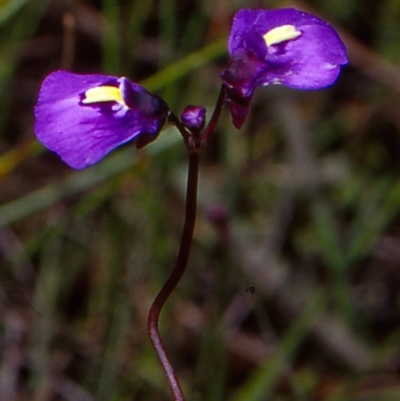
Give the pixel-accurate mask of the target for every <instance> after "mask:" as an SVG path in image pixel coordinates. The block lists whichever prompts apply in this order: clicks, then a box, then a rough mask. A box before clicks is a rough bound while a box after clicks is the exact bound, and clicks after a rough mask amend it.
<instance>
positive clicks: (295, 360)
mask: <svg viewBox="0 0 400 401" xmlns="http://www.w3.org/2000/svg"><path fill="white" fill-rule="evenodd" d="M286 6H295V7H297V8H300V9H303V10H307V11H310V12H312V13H315V14H317V15H319V16H321V17H322V18H324V19H325V20H327V21H329V22H330V23H331V24H333V25H334V26H335V27H336V28H337V29H338V30H339V32H340V35H341V37H342V38H343V40H344V42H345V43H346V45H347V47H348V52H349V58H350V64H349V65H348V66H346V67H345V68H344V69H343V71H342V74H341V76H340V78H339V80H338V82H337V83H336V84H335V85H334V86H332V87H331V88H328V89H326V90H323V91H317V92H300V91H294V90H289V89H285V88H283V87H270V88H262V89H258V90H257V93H256V96H255V99H254V101H253V104H252V109H251V113H250V115H249V117H248V119H247V122H246V124H245V126H244V127H243V129H242V130H241V131H240V132H238V131H237V130H236V129H234V127H233V125H232V124H231V120H230V115H229V113H228V111H227V109H226V108H225V110H224V112H223V115H222V118H221V121H220V125H219V128H218V130H217V132H216V134H215V136H214V138H213V141H212V143H211V144H210V146H209V147H208V148H207V149H206V151H205V152H204V154H203V156H202V166H201V180H200V190H199V213H198V222H197V226H196V232H195V241H194V245H193V249H192V253H191V258H190V262H189V266H188V271H187V273H186V275H185V276H184V278H183V280H182V282H181V283H180V285H179V286H178V288H177V290H176V291H175V292H174V293H173V295H172V297H171V299H170V300H169V302H168V303H167V307H166V308H165V310H164V312H163V314H162V319H161V324H160V327H161V332H162V336H163V338H164V339H165V343H166V347H167V349H168V351H169V352H170V354H171V358H172V361H173V364H174V365H175V366H176V369H177V373H178V376H179V378H180V379H181V381H182V386H183V388H184V391H185V393H186V396H187V399H188V400H191V401H202V400H207V401H219V400H224V401H225V400H229V401H266V400H275V401H277V400H279V401H345V400H346V401H367V400H368V401H390V400H399V399H400V346H399V345H400V326H399V323H400V291H399V286H400V157H399V156H400V109H399V93H400V68H399V62H400V47H399V43H400V29H399V26H400V2H398V1H396V0H381V1H379V2H377V1H372V0H371V1H370V0H352V1H348V0H308V1H307V0H303V1H293V2H290V1H279V0H276V1H268V0H264V1H261V0H260V1H255V0H254V1H252V0H246V1H245V0H235V1H228V0H203V1H199V0H198V1H197V0H158V1H156V0H146V1H143V0H130V1H128V0H126V1H124V0H102V1H100V0H75V1H73V0H70V1H68V0H1V1H0V94H1V95H0V180H1V190H0V265H1V268H0V400H1V401H28V400H33V401H64V400H65V401H72V400H73V401H92V400H93V401H94V400H96V401H111V400H112V401H128V400H129V401H132V400H135V401H136V400H140V401H142V400H147V401H153V400H154V401H155V400H157V401H164V400H171V396H170V394H169V389H168V386H167V384H166V381H165V379H164V376H163V373H162V371H161V368H160V367H159V365H158V362H157V359H156V356H155V354H154V352H153V350H152V348H151V347H150V344H149V340H148V337H147V333H146V319H147V312H148V309H149V306H150V304H151V302H152V300H153V299H154V297H155V295H156V294H157V292H158V290H159V289H160V288H161V286H162V284H163V282H164V280H165V279H166V277H167V276H168V274H169V272H170V271H171V268H172V266H173V263H174V259H175V256H176V253H177V249H178V244H179V236H180V232H181V228H182V219H183V211H184V186H185V177H186V162H187V157H186V150H185V147H184V145H183V142H182V140H181V138H180V136H179V135H178V134H177V133H176V132H175V130H174V129H173V128H172V127H168V126H167V127H166V128H165V130H164V132H163V133H162V134H161V135H160V137H159V139H158V140H157V141H155V142H154V143H152V144H151V145H149V146H148V147H146V148H145V149H143V150H141V151H137V150H135V148H134V146H132V144H128V145H126V146H124V147H123V148H121V149H119V150H117V151H115V152H113V153H112V154H111V155H110V156H108V157H107V158H105V159H104V160H103V161H101V162H100V163H99V164H98V165H96V166H94V167H91V168H89V169H87V170H84V171H80V172H77V171H73V170H71V169H70V168H68V166H66V165H65V164H63V162H62V161H61V160H60V159H59V158H58V156H56V155H55V154H52V153H51V152H49V151H47V150H45V149H43V147H42V146H41V145H40V144H39V143H38V142H37V141H36V139H35V137H34V133H33V122H34V119H33V107H34V104H35V102H36V99H37V94H38V91H39V88H40V85H41V82H42V81H43V79H44V78H45V76H46V75H47V74H49V73H50V72H52V71H55V70H58V69H67V70H71V71H74V72H79V73H99V72H104V73H107V74H110V75H118V76H122V75H124V76H127V77H129V78H130V79H131V80H133V81H136V82H140V83H142V84H143V85H145V86H146V87H147V88H148V89H149V90H151V91H153V92H155V93H157V94H159V95H161V96H163V97H164V98H165V100H166V101H167V102H168V104H169V105H170V107H171V108H172V109H173V110H174V111H175V113H176V114H178V115H179V113H180V112H181V111H182V109H183V108H184V107H185V106H186V105H187V104H193V103H194V104H199V105H203V106H205V107H206V108H207V110H208V113H209V115H210V114H211V112H212V110H213V106H214V103H215V100H216V97H217V95H218V91H219V87H220V84H221V81H220V72H221V71H222V69H223V68H224V67H225V65H226V63H227V60H228V59H227V52H226V41H227V37H228V33H229V28H230V23H231V19H232V16H233V15H234V13H235V12H236V11H237V10H238V9H240V8H244V7H264V8H276V7H286Z"/></svg>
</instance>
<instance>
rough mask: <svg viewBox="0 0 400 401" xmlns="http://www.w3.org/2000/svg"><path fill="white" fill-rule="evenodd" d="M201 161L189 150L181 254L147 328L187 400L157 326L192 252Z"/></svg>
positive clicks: (178, 394) (174, 387) (177, 391)
mask: <svg viewBox="0 0 400 401" xmlns="http://www.w3.org/2000/svg"><path fill="white" fill-rule="evenodd" d="M199 161H200V156H199V154H198V153H191V152H189V169H188V177H187V189H186V209H185V222H184V226H183V231H182V236H181V242H180V247H179V253H178V257H177V259H176V263H175V267H174V270H173V271H172V273H171V275H170V276H169V277H168V280H167V281H166V283H165V284H164V286H163V287H162V288H161V290H160V292H159V293H158V295H157V297H156V299H155V300H154V302H153V304H152V305H151V308H150V311H149V317H148V320H147V329H148V332H149V336H150V340H151V343H152V344H153V348H154V350H155V352H156V354H157V356H158V358H159V360H160V363H161V365H162V368H163V370H164V372H165V375H166V377H167V381H168V384H169V387H170V389H171V393H172V395H173V397H174V400H175V401H185V397H184V395H183V392H182V389H181V387H180V384H179V381H178V378H177V377H176V373H175V370H174V368H173V366H172V364H171V361H170V359H169V357H168V354H167V352H166V350H165V348H164V344H163V342H162V340H161V337H160V333H159V330H158V318H159V316H160V312H161V309H162V307H163V306H164V304H165V302H166V300H167V299H168V297H169V296H170V294H171V292H172V291H173V290H174V288H175V287H176V286H177V284H178V283H179V280H180V279H181V278H182V276H183V273H184V272H185V270H186V266H187V262H188V259H189V253H190V248H191V244H192V239H193V231H194V226H195V223H196V212H197V183H198V174H199Z"/></svg>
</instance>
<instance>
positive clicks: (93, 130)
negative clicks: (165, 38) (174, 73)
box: [35, 71, 169, 169]
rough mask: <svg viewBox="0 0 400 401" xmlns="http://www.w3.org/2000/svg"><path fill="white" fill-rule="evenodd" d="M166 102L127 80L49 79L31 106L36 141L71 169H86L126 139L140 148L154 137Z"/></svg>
mask: <svg viewBox="0 0 400 401" xmlns="http://www.w3.org/2000/svg"><path fill="white" fill-rule="evenodd" d="M168 113H169V109H168V107H167V105H166V103H165V102H164V101H163V100H162V99H161V98H159V97H158V96H155V95H153V94H151V93H149V92H148V91H147V90H146V89H144V88H143V87H142V86H140V85H138V84H135V83H132V82H130V81H129V80H128V79H126V78H116V77H113V76H106V75H77V74H71V73H69V72H65V71H57V72H54V73H52V74H50V75H49V76H48V77H47V78H46V79H45V80H44V82H43V84H42V87H41V90H40V93H39V100H38V102H37V105H36V107H35V116H36V122H35V133H36V136H37V138H38V139H39V141H41V142H42V143H43V145H45V146H46V147H47V148H49V149H50V150H52V151H54V152H56V153H57V154H58V155H59V156H60V157H61V158H62V159H63V160H64V161H65V162H66V163H67V164H68V165H69V166H71V167H73V168H75V169H82V168H85V167H88V166H90V165H92V164H94V163H96V162H98V161H99V160H100V159H102V158H103V157H104V156H105V155H106V154H107V153H108V152H110V151H111V150H113V149H114V148H116V147H117V146H120V145H122V144H123V143H125V142H128V141H130V140H135V144H136V146H137V147H139V148H140V147H143V146H144V145H146V144H147V143H149V142H151V141H153V140H154V139H156V138H157V135H158V134H159V132H160V130H161V128H162V126H163V125H164V122H165V120H166V118H167V116H168Z"/></svg>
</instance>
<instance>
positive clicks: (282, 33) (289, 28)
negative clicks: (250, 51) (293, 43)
mask: <svg viewBox="0 0 400 401" xmlns="http://www.w3.org/2000/svg"><path fill="white" fill-rule="evenodd" d="M300 35H301V32H300V31H297V30H296V27H295V26H294V25H282V26H278V27H276V28H274V29H271V30H270V31H268V32H267V33H266V34H265V35H264V36H263V38H264V40H265V43H266V44H267V46H272V45H276V44H278V43H281V42H285V41H287V40H292V39H296V38H298V37H299V36H300Z"/></svg>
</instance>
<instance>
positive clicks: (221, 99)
mask: <svg viewBox="0 0 400 401" xmlns="http://www.w3.org/2000/svg"><path fill="white" fill-rule="evenodd" d="M225 95H226V86H225V85H224V84H222V85H221V89H220V91H219V95H218V99H217V102H216V104H215V108H214V112H213V114H212V116H211V118H210V121H209V123H208V125H207V127H206V128H205V130H204V133H203V135H202V141H203V144H204V145H203V147H204V146H205V145H206V144H207V143H208V141H209V140H210V137H211V135H212V134H213V133H214V131H215V128H216V127H217V124H218V120H219V117H220V115H221V110H222V106H223V105H224V101H225Z"/></svg>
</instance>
